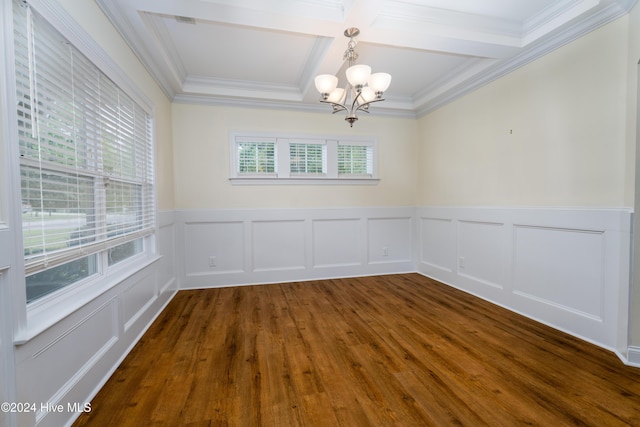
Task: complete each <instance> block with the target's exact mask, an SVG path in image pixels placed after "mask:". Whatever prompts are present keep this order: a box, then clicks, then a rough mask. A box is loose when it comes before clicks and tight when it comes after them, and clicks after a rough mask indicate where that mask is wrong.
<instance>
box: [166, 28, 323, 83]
mask: <svg viewBox="0 0 640 427" xmlns="http://www.w3.org/2000/svg"><path fill="white" fill-rule="evenodd" d="M161 19H162V22H163V24H164V25H165V27H166V30H167V31H166V32H165V34H168V35H169V37H170V40H168V42H170V43H171V44H172V45H173V46H174V52H176V54H177V55H178V57H177V58H174V59H175V60H176V61H180V63H181V64H182V68H183V69H184V71H185V73H186V75H187V77H188V76H206V77H212V78H216V79H230V80H247V81H251V82H267V83H282V84H296V85H297V84H298V82H299V80H300V77H301V75H302V71H303V70H304V68H305V66H306V63H307V61H308V58H309V55H310V54H311V52H312V49H313V46H314V42H315V40H316V37H314V36H310V35H304V34H294V33H288V32H284V31H273V30H264V29H259V28H250V27H242V26H237V25H230V24H221V23H217V22H211V21H203V20H198V19H196V20H195V24H188V23H182V22H180V21H178V20H176V19H175V18H173V17H162V18H161Z"/></svg>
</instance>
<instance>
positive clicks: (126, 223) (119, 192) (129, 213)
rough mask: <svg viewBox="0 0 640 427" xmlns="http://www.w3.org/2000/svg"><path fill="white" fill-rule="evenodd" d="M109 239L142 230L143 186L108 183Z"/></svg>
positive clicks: (116, 182)
mask: <svg viewBox="0 0 640 427" xmlns="http://www.w3.org/2000/svg"><path fill="white" fill-rule="evenodd" d="M105 187H106V200H107V238H112V237H116V236H121V235H123V234H128V233H132V232H134V231H137V230H140V229H142V226H143V211H142V186H141V185H138V184H131V183H126V182H121V181H112V180H109V181H107V183H106V185H105Z"/></svg>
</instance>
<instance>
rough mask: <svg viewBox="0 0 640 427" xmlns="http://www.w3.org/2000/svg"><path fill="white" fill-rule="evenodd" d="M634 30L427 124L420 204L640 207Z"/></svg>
mask: <svg viewBox="0 0 640 427" xmlns="http://www.w3.org/2000/svg"><path fill="white" fill-rule="evenodd" d="M627 22H628V19H627V18H626V17H624V18H622V19H619V20H617V21H615V22H613V23H610V24H608V25H606V26H604V27H602V28H600V29H598V30H596V31H594V32H592V33H590V34H588V35H586V36H584V37H581V38H580V39H578V40H576V41H574V42H572V43H570V44H568V45H565V46H564V47H561V48H560V49H557V50H556V51H554V52H552V53H550V54H548V55H546V56H544V57H542V58H540V59H538V60H536V61H534V62H532V63H530V64H528V65H526V66H524V67H522V68H520V69H518V70H516V71H514V72H512V73H510V74H508V75H507V76H505V77H503V78H501V79H499V80H496V81H494V82H492V83H490V84H488V85H486V86H484V87H482V88H480V89H479V90H477V91H475V92H473V93H472V94H470V95H468V96H466V97H464V98H461V99H459V100H457V101H455V102H453V103H451V104H449V105H446V106H444V107H443V108H441V109H439V110H437V111H435V112H433V113H431V114H429V115H427V116H425V117H423V118H422V119H420V120H419V135H420V140H421V143H420V153H419V157H420V165H421V166H420V176H419V179H420V184H419V186H418V193H419V194H418V197H417V198H418V204H419V205H472V206H476V205H478V206H486V205H492V206H581V207H630V206H632V203H633V175H634V174H633V167H632V165H631V164H630V162H629V161H628V160H627V157H626V156H627V154H628V153H627V151H628V150H631V149H632V148H633V147H629V146H628V145H627V144H626V141H625V114H626V107H627V104H626V102H627V101H626V90H627V75H626V70H627V55H628V52H627ZM631 163H632V162H631Z"/></svg>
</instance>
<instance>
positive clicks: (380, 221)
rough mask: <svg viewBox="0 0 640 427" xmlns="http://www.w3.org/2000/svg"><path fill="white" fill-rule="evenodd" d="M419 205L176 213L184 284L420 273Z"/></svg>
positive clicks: (229, 283) (181, 282)
mask: <svg viewBox="0 0 640 427" xmlns="http://www.w3.org/2000/svg"><path fill="white" fill-rule="evenodd" d="M414 213H415V208H413V207H390V208H387V207H383V208H380V207H374V208H335V209H257V210H254V209H252V210H248V209H247V210H245V209H238V210H227V209H221V210H207V211H202V210H197V211H196V210H193V211H191V210H182V211H177V212H176V225H177V235H178V253H183V254H184V257H182V258H181V261H182V262H181V265H179V266H178V271H179V274H178V280H179V283H180V287H181V288H183V289H188V288H203V287H218V286H231V285H245V284H258V283H274V282H290V281H301V280H312V279H322V278H333V277H350V276H363V275H373V274H385V273H398V272H409V271H415V263H414V261H413V260H414V256H413V247H414V235H415V222H414Z"/></svg>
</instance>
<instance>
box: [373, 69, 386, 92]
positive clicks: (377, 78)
mask: <svg viewBox="0 0 640 427" xmlns="http://www.w3.org/2000/svg"><path fill="white" fill-rule="evenodd" d="M390 84H391V74H387V73H375V74H371V77H369V87H370V88H371V89H373V91H374V92H384V91H385V90H387V89H388V88H389V85H390Z"/></svg>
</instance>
